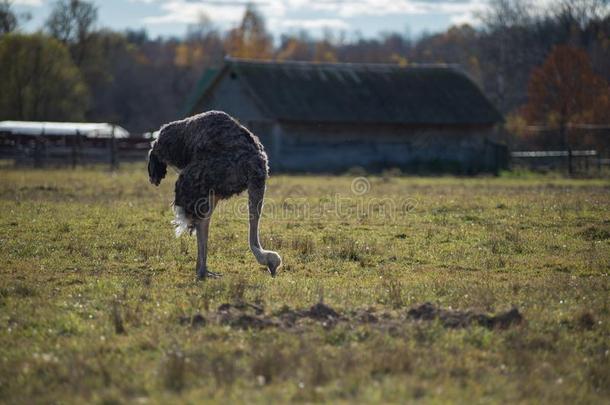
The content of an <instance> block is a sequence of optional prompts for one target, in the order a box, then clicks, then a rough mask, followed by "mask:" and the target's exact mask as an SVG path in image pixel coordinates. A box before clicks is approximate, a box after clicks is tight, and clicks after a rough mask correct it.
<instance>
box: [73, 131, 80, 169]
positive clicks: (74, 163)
mask: <svg viewBox="0 0 610 405" xmlns="http://www.w3.org/2000/svg"><path fill="white" fill-rule="evenodd" d="M79 136H80V133H79V131H78V130H77V131H76V136H75V137H74V139H72V169H76V159H77V158H76V154H77V151H76V144H77V142H78V138H79Z"/></svg>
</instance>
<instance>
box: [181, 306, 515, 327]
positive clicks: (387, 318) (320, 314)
mask: <svg viewBox="0 0 610 405" xmlns="http://www.w3.org/2000/svg"><path fill="white" fill-rule="evenodd" d="M437 319H438V320H439V321H440V322H441V324H442V325H443V326H444V327H447V328H465V327H468V326H471V325H480V326H483V327H486V328H489V329H496V328H497V329H505V328H508V327H509V326H511V325H513V324H519V323H520V322H521V321H522V320H523V316H522V315H521V313H520V312H519V311H518V310H517V309H516V308H513V309H511V310H510V311H506V312H502V313H499V314H497V315H487V314H484V313H480V312H475V311H458V310H451V309H443V308H440V307H437V306H435V305H433V304H431V303H429V302H427V303H424V304H421V305H419V306H416V307H413V308H411V309H410V310H409V311H407V313H406V315H405V313H404V312H402V313H398V312H394V313H388V312H383V313H381V314H379V315H377V314H375V310H374V309H372V308H369V309H357V310H352V311H350V312H349V313H347V314H340V313H339V312H337V311H336V310H334V309H333V308H332V307H330V306H329V305H327V304H324V303H322V302H319V303H317V304H315V305H313V306H311V307H310V308H309V309H307V310H295V309H291V308H290V307H288V306H284V307H282V308H281V309H280V310H279V311H278V312H276V313H273V314H265V310H264V308H263V307H262V306H260V305H257V304H250V303H245V302H239V303H236V304H229V303H226V304H222V305H220V306H219V307H218V309H217V310H216V312H215V313H214V312H212V313H210V314H209V315H208V317H207V318H206V317H204V316H203V315H201V314H196V315H194V316H186V317H181V318H180V319H179V322H180V324H182V325H185V326H186V325H188V326H191V327H194V328H195V327H203V326H206V325H208V324H217V325H228V326H230V327H232V328H236V329H265V328H270V327H275V328H282V329H293V328H301V329H302V328H306V327H308V325H309V327H310V326H311V324H312V321H313V322H314V323H319V324H320V325H322V326H323V327H325V328H332V327H334V326H335V325H336V324H337V323H339V322H346V323H348V324H356V323H359V324H370V325H374V326H375V327H376V328H382V329H388V328H394V329H395V328H397V327H399V326H400V325H404V324H405V323H406V322H408V321H409V320H418V321H433V320H437Z"/></svg>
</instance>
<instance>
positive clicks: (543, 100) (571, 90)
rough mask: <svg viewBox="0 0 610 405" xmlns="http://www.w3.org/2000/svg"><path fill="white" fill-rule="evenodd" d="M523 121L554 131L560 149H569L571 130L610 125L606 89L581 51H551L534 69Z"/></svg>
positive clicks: (609, 96) (609, 92) (566, 48)
mask: <svg viewBox="0 0 610 405" xmlns="http://www.w3.org/2000/svg"><path fill="white" fill-rule="evenodd" d="M527 95H528V102H527V104H526V105H525V106H524V108H523V117H524V118H525V120H526V121H527V123H528V124H530V125H537V126H542V127H544V128H549V129H555V130H556V131H557V132H556V133H557V134H558V136H559V142H560V143H561V145H562V147H564V148H567V149H569V148H570V147H571V146H572V144H574V143H577V144H579V143H581V142H579V140H578V139H571V138H573V136H572V132H573V131H572V128H574V127H579V126H580V127H582V126H586V125H589V126H590V125H594V124H597V125H599V124H608V123H610V114H609V113H608V111H610V88H609V87H608V83H607V82H606V81H605V80H604V78H602V77H600V76H598V75H596V74H595V72H594V71H593V69H592V67H591V62H590V60H589V57H588V55H587V53H586V52H585V51H584V50H581V49H578V48H575V47H571V46H567V45H562V46H556V47H554V48H553V50H552V51H551V53H550V54H549V56H548V57H547V59H546V60H545V62H544V63H543V64H542V66H539V67H538V68H535V69H534V70H533V71H532V74H531V76H530V80H529V85H528V92H527Z"/></svg>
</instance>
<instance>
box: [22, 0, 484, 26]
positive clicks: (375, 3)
mask: <svg viewBox="0 0 610 405" xmlns="http://www.w3.org/2000/svg"><path fill="white" fill-rule="evenodd" d="M22 1H37V0H22ZM38 1H40V0H38ZM129 1H131V2H145V3H157V4H158V6H159V9H160V11H161V13H162V14H160V15H156V16H149V17H145V18H144V20H143V22H144V24H146V25H153V24H176V23H179V24H190V23H194V22H196V21H197V20H198V18H199V15H200V14H201V13H204V14H206V15H207V16H208V17H209V18H210V19H211V20H212V22H213V23H214V24H215V25H216V26H218V27H220V28H227V27H231V26H234V25H236V24H238V22H239V21H240V19H241V17H242V15H243V13H244V10H245V8H246V6H247V4H250V3H251V4H255V5H256V6H257V8H258V10H259V11H260V12H261V13H262V14H263V15H264V16H265V18H266V19H267V22H268V26H269V28H270V29H271V30H272V31H286V30H289V29H290V28H297V29H298V28H304V29H312V30H315V29H321V28H331V29H343V30H345V29H348V28H349V27H350V26H351V24H350V20H351V19H353V18H362V17H367V16H375V17H383V16H396V15H404V16H409V15H426V14H429V15H439V14H445V15H448V16H449V19H450V21H451V22H452V23H456V24H457V23H463V22H469V23H472V22H473V21H474V20H475V18H474V12H475V11H476V10H478V9H480V8H481V7H482V6H484V5H485V4H487V2H488V0H254V1H247V0H129Z"/></svg>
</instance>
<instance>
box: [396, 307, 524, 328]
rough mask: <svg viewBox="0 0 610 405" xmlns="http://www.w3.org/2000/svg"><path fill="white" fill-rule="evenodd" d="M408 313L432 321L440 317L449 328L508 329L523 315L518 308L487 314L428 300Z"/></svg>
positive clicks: (521, 318)
mask: <svg viewBox="0 0 610 405" xmlns="http://www.w3.org/2000/svg"><path fill="white" fill-rule="evenodd" d="M407 315H408V317H409V318H411V319H416V320H423V321H432V320H435V319H439V320H440V322H441V323H442V324H443V326H445V327H447V328H465V327H467V326H470V325H473V324H477V325H480V326H484V327H486V328H489V329H494V328H499V329H506V328H508V327H509V326H511V325H512V324H519V323H521V321H522V320H523V316H522V315H521V313H520V312H519V310H518V309H517V308H512V309H511V310H509V311H507V312H502V313H500V314H498V315H487V314H484V313H480V312H474V311H457V310H449V309H442V308H439V307H436V306H434V305H433V304H431V303H429V302H426V303H424V304H422V305H420V306H418V307H415V308H411V309H410V310H409V311H408V312H407Z"/></svg>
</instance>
